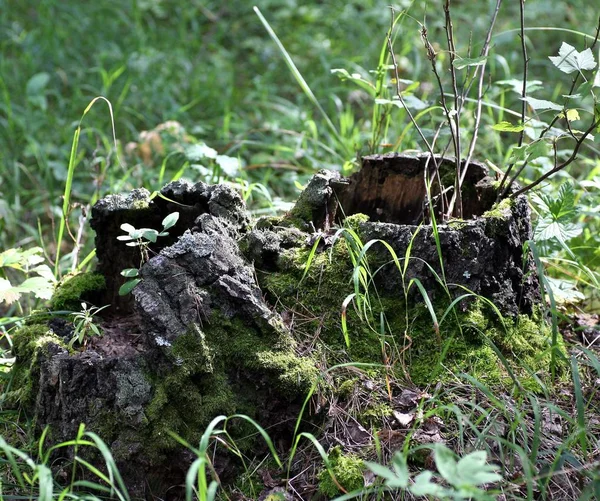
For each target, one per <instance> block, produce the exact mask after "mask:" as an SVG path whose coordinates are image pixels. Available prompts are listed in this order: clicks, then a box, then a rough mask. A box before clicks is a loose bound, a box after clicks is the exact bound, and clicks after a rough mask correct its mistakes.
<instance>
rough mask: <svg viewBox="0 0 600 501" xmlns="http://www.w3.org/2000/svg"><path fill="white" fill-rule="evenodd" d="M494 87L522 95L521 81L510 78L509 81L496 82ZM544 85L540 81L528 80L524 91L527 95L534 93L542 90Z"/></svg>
mask: <svg viewBox="0 0 600 501" xmlns="http://www.w3.org/2000/svg"><path fill="white" fill-rule="evenodd" d="M496 85H498V86H499V87H506V88H509V89H510V90H512V91H513V92H516V93H517V94H519V95H521V94H522V93H523V80H517V79H516V78H511V79H510V80H499V81H498V82H496ZM543 88H544V83H543V82H542V81H541V80H530V81H528V82H527V85H526V86H525V90H526V93H527V94H530V93H532V92H535V91H537V90H540V89H543Z"/></svg>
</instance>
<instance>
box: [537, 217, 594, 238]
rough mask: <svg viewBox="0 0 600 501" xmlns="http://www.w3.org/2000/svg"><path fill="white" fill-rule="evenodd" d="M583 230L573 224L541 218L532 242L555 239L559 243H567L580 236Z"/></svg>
mask: <svg viewBox="0 0 600 501" xmlns="http://www.w3.org/2000/svg"><path fill="white" fill-rule="evenodd" d="M582 231H583V228H581V227H580V226H577V225H576V224H574V223H561V222H560V221H556V220H553V219H552V218H548V217H545V218H542V219H540V220H539V221H538V224H537V226H536V228H535V235H534V240H535V241H537V242H540V241H544V240H552V239H553V238H556V239H557V240H558V241H559V242H565V243H566V242H568V241H569V240H571V239H572V238H575V237H576V236H578V235H581V232H582Z"/></svg>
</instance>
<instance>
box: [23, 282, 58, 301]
mask: <svg viewBox="0 0 600 501" xmlns="http://www.w3.org/2000/svg"><path fill="white" fill-rule="evenodd" d="M15 290H17V291H18V292H21V293H27V292H32V293H33V294H34V295H35V297H37V298H40V299H50V298H51V297H52V294H53V293H54V284H53V283H52V282H49V281H48V280H47V279H45V278H44V277H31V278H28V279H27V280H25V281H24V282H23V283H22V284H20V285H18V286H17V287H15Z"/></svg>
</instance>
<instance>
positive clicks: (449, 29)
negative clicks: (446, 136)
mask: <svg viewBox="0 0 600 501" xmlns="http://www.w3.org/2000/svg"><path fill="white" fill-rule="evenodd" d="M444 14H445V20H446V22H445V28H446V39H447V41H448V54H449V56H450V79H451V81H452V91H453V92H454V114H453V116H452V119H453V120H454V134H453V138H454V161H455V166H456V167H455V173H454V194H453V196H452V201H453V202H455V203H456V208H457V215H458V217H462V196H461V183H460V180H461V178H462V176H461V158H460V154H461V151H460V150H461V144H460V110H461V107H462V103H461V96H460V94H459V93H458V87H457V83H456V68H455V67H454V61H455V59H456V44H455V43H454V27H453V26H452V16H451V14H450V0H446V2H445V3H444ZM448 125H449V126H450V128H452V123H451V120H450V117H448ZM453 205H454V204H452V202H451V206H450V207H449V208H448V211H449V213H448V214H447V217H450V216H452V214H451V212H452V211H453V210H454V206H453Z"/></svg>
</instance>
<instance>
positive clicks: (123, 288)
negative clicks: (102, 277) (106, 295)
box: [119, 278, 142, 296]
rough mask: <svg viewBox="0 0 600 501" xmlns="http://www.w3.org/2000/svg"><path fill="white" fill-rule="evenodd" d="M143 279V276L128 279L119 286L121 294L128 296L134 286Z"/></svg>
mask: <svg viewBox="0 0 600 501" xmlns="http://www.w3.org/2000/svg"><path fill="white" fill-rule="evenodd" d="M141 281H142V279H141V278H134V279H133V280H128V281H127V282H125V283H124V284H123V285H121V287H119V296H126V295H127V294H129V293H130V292H131V291H132V290H133V289H134V287H135V286H136V285H137V284H139V283H140V282H141Z"/></svg>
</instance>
